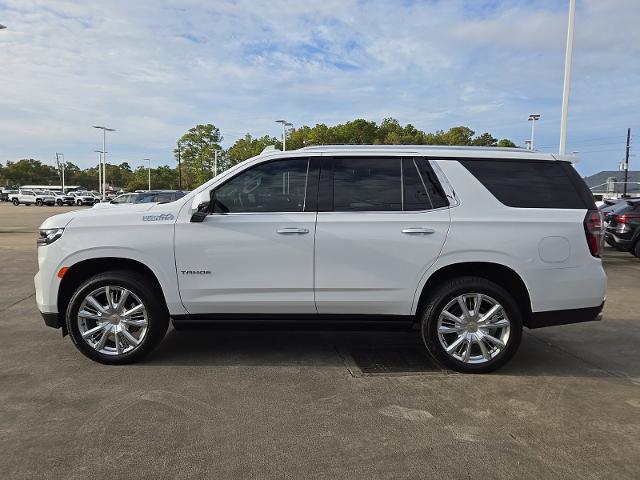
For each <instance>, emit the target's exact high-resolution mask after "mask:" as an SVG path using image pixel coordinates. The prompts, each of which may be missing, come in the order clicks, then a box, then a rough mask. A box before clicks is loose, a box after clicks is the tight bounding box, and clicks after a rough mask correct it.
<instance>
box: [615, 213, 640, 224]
mask: <svg viewBox="0 0 640 480" xmlns="http://www.w3.org/2000/svg"><path fill="white" fill-rule="evenodd" d="M638 218H640V215H629V214H628V213H625V214H623V215H616V216H615V220H616V223H629V221H630V220H635V219H638Z"/></svg>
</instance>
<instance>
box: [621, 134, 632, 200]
mask: <svg viewBox="0 0 640 480" xmlns="http://www.w3.org/2000/svg"><path fill="white" fill-rule="evenodd" d="M630 149H631V128H627V148H626V151H625V154H624V187H623V188H624V190H623V191H624V193H623V194H622V196H623V197H626V196H627V182H628V181H629V150H630Z"/></svg>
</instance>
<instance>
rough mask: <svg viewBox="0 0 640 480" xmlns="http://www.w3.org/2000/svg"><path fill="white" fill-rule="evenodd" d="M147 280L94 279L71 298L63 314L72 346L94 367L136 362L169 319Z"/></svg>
mask: <svg viewBox="0 0 640 480" xmlns="http://www.w3.org/2000/svg"><path fill="white" fill-rule="evenodd" d="M150 283H151V282H149V279H148V278H147V277H145V276H143V275H140V274H138V273H135V272H130V271H112V272H105V273H101V274H99V275H96V276H94V277H92V278H90V279H89V280H87V281H86V282H84V283H83V284H82V285H81V286H80V287H79V288H78V289H77V290H76V292H75V293H74V295H73V297H72V298H71V301H70V302H69V307H68V308H67V314H66V325H67V330H68V332H69V334H70V335H71V338H72V339H73V342H74V343H75V345H76V347H77V348H78V350H80V351H81V352H82V353H83V354H84V355H86V356H87V357H89V358H91V359H92V360H95V361H97V362H100V363H105V364H109V365H122V364H126V363H133V362H137V361H138V360H140V359H141V358H143V357H144V356H145V355H147V354H148V353H149V352H150V351H151V350H153V348H155V347H156V345H158V343H160V341H161V340H162V339H163V338H164V335H165V333H166V331H167V328H168V326H169V315H168V313H167V311H166V308H165V307H164V305H162V302H159V301H158V295H160V294H161V293H160V292H156V291H155V289H153V288H151V287H150V286H149V285H150Z"/></svg>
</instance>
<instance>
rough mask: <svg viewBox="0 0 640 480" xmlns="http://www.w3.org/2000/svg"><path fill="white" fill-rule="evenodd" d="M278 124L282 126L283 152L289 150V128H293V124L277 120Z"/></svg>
mask: <svg viewBox="0 0 640 480" xmlns="http://www.w3.org/2000/svg"><path fill="white" fill-rule="evenodd" d="M276 123H280V124H282V151H283V152H284V151H285V150H286V149H287V127H291V126H293V123H290V122H287V121H286V120H276Z"/></svg>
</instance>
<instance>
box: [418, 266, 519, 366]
mask: <svg viewBox="0 0 640 480" xmlns="http://www.w3.org/2000/svg"><path fill="white" fill-rule="evenodd" d="M421 320H422V324H421V333H422V340H423V341H424V344H425V345H426V347H427V349H428V350H429V353H430V354H431V355H432V356H433V357H434V358H435V360H437V361H438V362H439V363H440V364H442V365H443V366H445V367H447V368H450V369H452V370H455V371H458V372H463V373H487V372H491V371H494V370H496V369H498V368H500V367H501V366H503V365H504V364H505V363H506V362H507V361H508V360H509V359H510V358H511V357H512V356H513V355H514V354H515V352H516V351H517V350H518V346H519V345H520V340H521V338H522V313H521V312H520V309H519V308H518V305H517V304H516V302H515V300H514V299H513V297H512V296H511V295H510V294H509V293H508V292H507V291H506V290H505V289H504V288H502V287H501V286H499V285H497V284H496V283H494V282H491V281H490V280H487V279H484V278H479V277H461V278H456V279H452V280H449V281H447V282H446V283H445V284H444V285H442V286H441V287H440V288H439V289H438V290H437V291H436V292H435V293H434V294H433V295H432V296H431V297H430V299H429V300H428V301H427V304H426V306H425V308H424V309H423V314H422V319H421Z"/></svg>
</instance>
